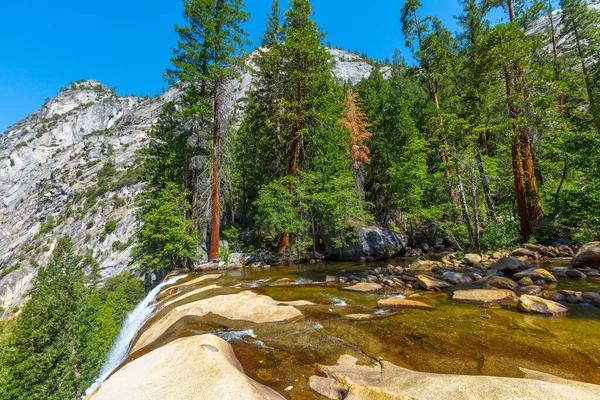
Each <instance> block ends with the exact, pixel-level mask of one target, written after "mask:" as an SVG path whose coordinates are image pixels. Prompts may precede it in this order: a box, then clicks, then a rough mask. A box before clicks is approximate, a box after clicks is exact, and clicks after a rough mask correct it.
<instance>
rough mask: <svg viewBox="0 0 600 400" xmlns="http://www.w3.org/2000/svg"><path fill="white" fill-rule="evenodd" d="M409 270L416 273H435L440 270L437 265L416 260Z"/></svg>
mask: <svg viewBox="0 0 600 400" xmlns="http://www.w3.org/2000/svg"><path fill="white" fill-rule="evenodd" d="M408 268H409V269H411V270H413V271H416V272H435V271H437V270H438V266H437V264H436V263H434V262H433V261H427V260H415V261H413V262H412V263H411V264H410V266H409V267H408Z"/></svg>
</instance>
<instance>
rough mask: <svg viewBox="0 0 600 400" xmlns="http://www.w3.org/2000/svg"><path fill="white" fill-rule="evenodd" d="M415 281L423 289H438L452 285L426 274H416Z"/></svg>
mask: <svg viewBox="0 0 600 400" xmlns="http://www.w3.org/2000/svg"><path fill="white" fill-rule="evenodd" d="M417 283H418V284H419V286H421V287H422V288H423V289H425V290H440V289H446V288H449V287H452V285H451V284H450V283H448V282H444V281H441V280H439V279H436V278H433V277H431V276H427V275H419V276H417Z"/></svg>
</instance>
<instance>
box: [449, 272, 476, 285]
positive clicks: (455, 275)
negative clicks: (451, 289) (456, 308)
mask: <svg viewBox="0 0 600 400" xmlns="http://www.w3.org/2000/svg"><path fill="white" fill-rule="evenodd" d="M442 279H443V280H445V281H446V282H449V283H451V284H453V285H461V284H465V283H471V282H473V279H471V277H470V276H467V275H465V274H461V273H460V272H451V271H448V272H444V273H443V274H442Z"/></svg>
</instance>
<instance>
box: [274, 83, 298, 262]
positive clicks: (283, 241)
mask: <svg viewBox="0 0 600 400" xmlns="http://www.w3.org/2000/svg"><path fill="white" fill-rule="evenodd" d="M297 96H298V97H297V98H298V108H297V110H296V122H295V123H294V131H293V133H292V149H291V153H290V163H289V166H288V176H291V177H293V176H295V175H296V169H297V168H298V152H299V148H300V129H301V128H302V113H303V110H302V84H301V83H300V82H298V86H297ZM293 191H294V187H293V186H292V185H291V184H290V192H293ZM289 243H290V234H289V233H282V234H281V236H280V237H279V243H278V244H277V252H278V253H280V254H281V253H283V252H285V249H286V248H287V247H288V245H289Z"/></svg>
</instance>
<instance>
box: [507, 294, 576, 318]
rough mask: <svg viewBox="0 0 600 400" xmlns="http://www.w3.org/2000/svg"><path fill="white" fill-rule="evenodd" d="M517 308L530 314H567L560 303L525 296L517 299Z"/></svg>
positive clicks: (566, 310) (565, 308)
mask: <svg viewBox="0 0 600 400" xmlns="http://www.w3.org/2000/svg"><path fill="white" fill-rule="evenodd" d="M518 307H519V310H521V311H524V312H527V313H532V314H547V315H562V314H566V313H568V312H569V310H568V309H567V307H565V306H563V305H562V304H560V303H557V302H555V301H552V300H546V299H543V298H541V297H537V296H530V295H526V294H525V295H523V296H521V297H519V302H518Z"/></svg>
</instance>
